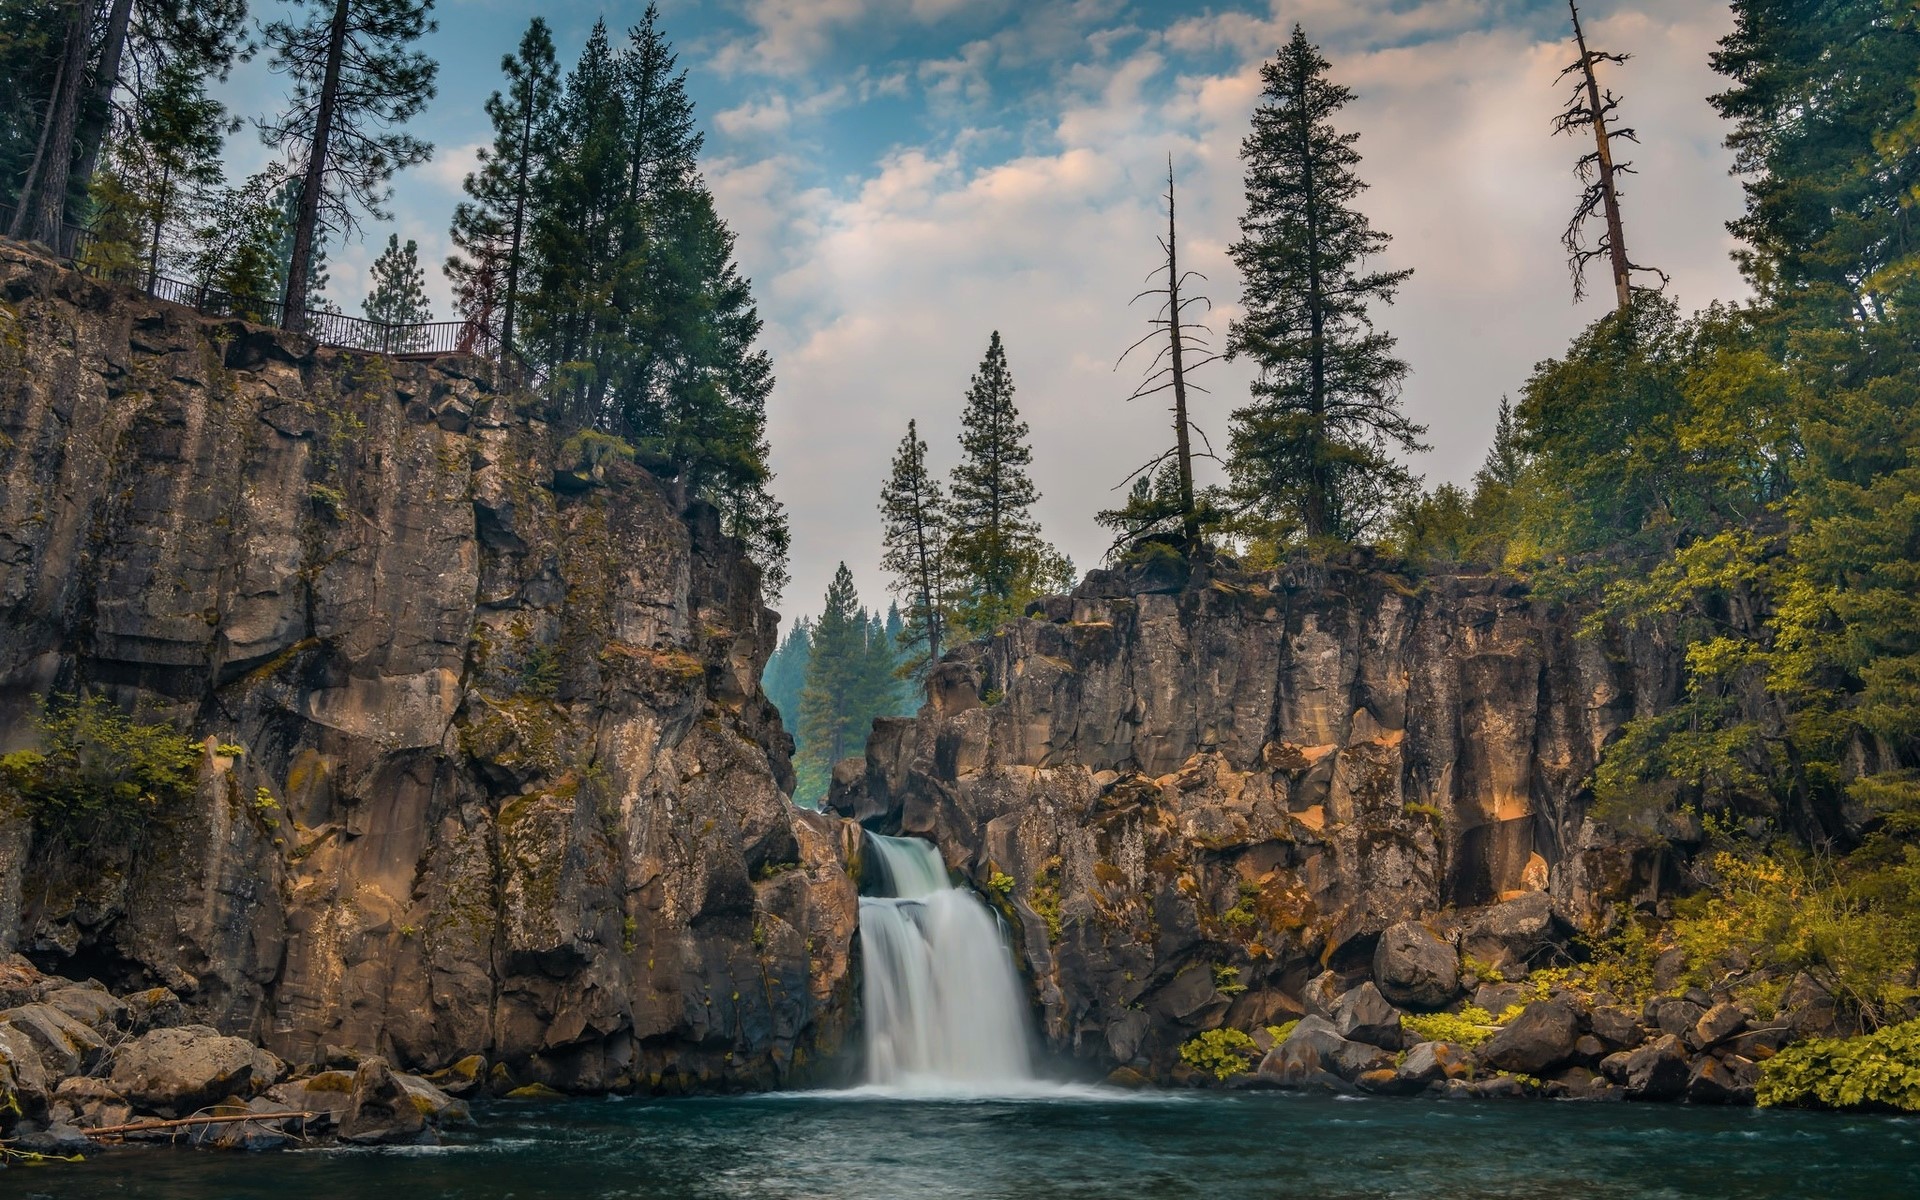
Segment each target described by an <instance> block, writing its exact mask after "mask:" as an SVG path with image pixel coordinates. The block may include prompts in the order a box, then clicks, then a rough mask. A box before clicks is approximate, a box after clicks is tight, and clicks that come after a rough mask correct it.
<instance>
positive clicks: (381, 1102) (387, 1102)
mask: <svg viewBox="0 0 1920 1200" xmlns="http://www.w3.org/2000/svg"><path fill="white" fill-rule="evenodd" d="M428 1111H429V1109H428V1107H427V1106H426V1105H423V1104H420V1103H418V1102H417V1101H416V1100H415V1098H414V1093H413V1092H412V1091H411V1090H410V1089H409V1088H408V1087H407V1086H406V1084H405V1083H403V1082H402V1081H401V1079H400V1078H399V1076H397V1075H396V1074H395V1073H394V1071H393V1068H392V1067H389V1066H388V1065H387V1062H386V1060H385V1059H382V1058H369V1059H367V1060H366V1061H364V1062H362V1063H361V1064H360V1065H359V1067H358V1068H356V1069H355V1070H354V1073H353V1096H352V1100H351V1102H350V1103H349V1104H348V1106H347V1114H346V1116H345V1118H344V1119H342V1120H341V1122H340V1139H341V1140H342V1141H347V1142H357V1143H360V1144H362V1145H381V1144H393V1143H415V1142H431V1141H432V1140H433V1131H432V1130H431V1129H429V1128H428V1127H427V1114H428Z"/></svg>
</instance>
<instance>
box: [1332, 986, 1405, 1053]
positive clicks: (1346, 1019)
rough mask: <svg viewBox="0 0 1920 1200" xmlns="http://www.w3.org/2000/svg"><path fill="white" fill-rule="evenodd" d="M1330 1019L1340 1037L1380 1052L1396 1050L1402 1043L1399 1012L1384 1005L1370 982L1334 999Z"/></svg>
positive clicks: (1385, 999) (1385, 1003)
mask: <svg viewBox="0 0 1920 1200" xmlns="http://www.w3.org/2000/svg"><path fill="white" fill-rule="evenodd" d="M1332 1020H1333V1026H1334V1028H1335V1029H1337V1030H1339V1031H1340V1036H1341V1037H1344V1038H1346V1039H1348V1040H1349V1041H1355V1042H1366V1043H1367V1044H1368V1045H1370V1046H1379V1047H1380V1048H1382V1049H1384V1050H1398V1049H1399V1048H1400V1046H1401V1044H1402V1041H1403V1038H1402V1035H1401V1033H1400V1010H1399V1009H1397V1008H1395V1007H1394V1006H1393V1005H1391V1004H1388V1003H1387V998H1386V997H1385V996H1382V995H1381V994H1380V989H1379V988H1377V987H1375V986H1374V985H1373V984H1372V983H1363V984H1361V985H1360V986H1359V987H1357V988H1354V989H1353V990H1352V991H1350V992H1348V993H1347V994H1346V995H1344V996H1342V997H1340V999H1338V1000H1336V1001H1335V1002H1334V1005H1333V1015H1332Z"/></svg>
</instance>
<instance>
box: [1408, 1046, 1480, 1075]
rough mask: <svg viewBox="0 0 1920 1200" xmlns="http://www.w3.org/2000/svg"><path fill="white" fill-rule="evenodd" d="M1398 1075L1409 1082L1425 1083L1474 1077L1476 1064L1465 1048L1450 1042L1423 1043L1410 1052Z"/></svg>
mask: <svg viewBox="0 0 1920 1200" xmlns="http://www.w3.org/2000/svg"><path fill="white" fill-rule="evenodd" d="M1396 1074H1398V1075H1399V1076H1400V1078H1401V1079H1402V1080H1405V1081H1407V1082H1409V1083H1417V1084H1420V1085H1421V1086H1426V1085H1429V1084H1434V1083H1441V1082H1443V1081H1445V1080H1448V1079H1468V1078H1471V1077H1472V1075H1473V1063H1472V1061H1471V1059H1470V1057H1469V1055H1468V1052H1467V1050H1466V1049H1465V1048H1464V1047H1461V1046H1456V1045H1454V1044H1453V1043H1451V1042H1421V1043H1420V1044H1419V1045H1417V1046H1415V1047H1414V1048H1413V1049H1411V1050H1409V1051H1407V1053H1406V1057H1404V1058H1402V1059H1401V1060H1400V1068H1399V1070H1398V1071H1397V1072H1396Z"/></svg>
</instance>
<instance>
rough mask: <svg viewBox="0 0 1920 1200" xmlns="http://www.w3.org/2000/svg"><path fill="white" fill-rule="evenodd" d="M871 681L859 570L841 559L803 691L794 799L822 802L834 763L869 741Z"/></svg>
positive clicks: (815, 628)
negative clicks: (857, 584) (857, 588)
mask: <svg viewBox="0 0 1920 1200" xmlns="http://www.w3.org/2000/svg"><path fill="white" fill-rule="evenodd" d="M870 684H871V677H870V675H869V672H868V659H867V619H866V614H865V613H864V612H862V611H861V609H860V597H859V594H858V593H857V592H856V591H855V590H854V586H853V572H851V571H849V570H847V564H845V563H841V564H840V568H839V569H838V570H837V571H835V572H834V574H833V582H832V584H831V585H829V586H828V588H827V596H826V606H825V607H824V608H823V609H822V610H821V613H820V619H819V620H818V621H816V622H814V626H813V653H812V655H811V657H810V658H809V659H808V662H807V681H806V685H805V686H804V687H803V688H802V689H801V691H800V738H799V740H800V747H801V750H800V758H799V761H798V762H797V763H796V764H795V767H796V769H797V772H798V775H799V780H800V782H799V785H798V786H797V788H796V789H795V793H794V799H796V800H798V801H800V802H802V803H809V804H817V803H818V801H819V800H820V798H821V797H823V796H825V795H826V791H827V785H828V783H829V781H830V780H831V778H832V775H833V764H835V763H837V762H839V761H840V760H841V759H843V758H845V757H847V756H848V755H850V754H857V753H859V752H860V750H861V749H863V748H864V747H865V745H866V727H865V724H863V718H866V719H868V720H870V719H871V718H870V716H869V714H870V712H871V701H870V699H869V697H870Z"/></svg>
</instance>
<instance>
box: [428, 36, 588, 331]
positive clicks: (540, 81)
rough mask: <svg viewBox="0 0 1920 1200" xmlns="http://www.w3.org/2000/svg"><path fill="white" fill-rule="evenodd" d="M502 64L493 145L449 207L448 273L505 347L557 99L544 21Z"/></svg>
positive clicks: (466, 309) (490, 113)
mask: <svg viewBox="0 0 1920 1200" xmlns="http://www.w3.org/2000/svg"><path fill="white" fill-rule="evenodd" d="M500 69H501V71H503V72H504V73H505V74H506V76H507V88H506V91H505V92H495V93H493V95H491V96H489V97H488V98H487V118H488V120H490V121H492V122H493V145H492V146H490V147H483V148H482V149H481V151H480V165H479V168H478V169H477V170H475V171H473V172H471V173H470V174H468V176H467V178H466V181H465V183H464V184H463V185H462V186H463V187H464V189H465V191H466V193H467V199H465V200H462V201H461V202H460V203H459V204H458V205H457V206H455V208H454V210H453V244H454V248H455V252H454V254H453V255H452V256H451V257H449V258H448V259H447V277H448V278H449V279H451V280H452V281H453V284H454V291H455V293H456V295H457V296H458V297H459V300H460V307H461V311H462V312H463V313H464V314H465V315H466V318H467V319H468V320H469V321H478V322H480V323H481V324H483V325H485V326H487V327H488V328H489V329H496V330H497V331H498V332H497V336H498V337H499V339H500V344H501V348H502V350H503V351H510V350H512V349H513V348H514V346H515V344H516V343H515V340H514V333H515V328H516V324H517V319H518V316H519V313H518V307H519V301H520V296H521V293H522V292H523V291H524V290H525V282H526V267H527V242H528V237H527V226H528V224H529V220H530V218H531V217H532V215H533V207H534V204H535V203H536V201H537V199H538V197H539V195H540V193H541V192H542V191H543V190H544V189H545V187H546V186H547V172H548V170H549V168H550V167H551V165H552V159H553V155H554V132H555V131H554V120H553V116H554V109H555V106H556V105H557V104H558V103H559V99H560V68H559V66H558V64H557V63H556V61H555V59H554V52H553V34H552V32H551V31H550V30H548V28H547V23H546V21H545V20H543V19H542V18H540V17H535V18H534V19H533V20H532V21H531V22H530V23H529V24H528V25H527V32H526V33H525V34H524V35H522V37H521V38H520V48H519V50H518V51H517V52H516V53H514V54H509V55H507V56H505V57H504V58H502V59H501V60H500ZM496 310H497V311H496Z"/></svg>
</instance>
